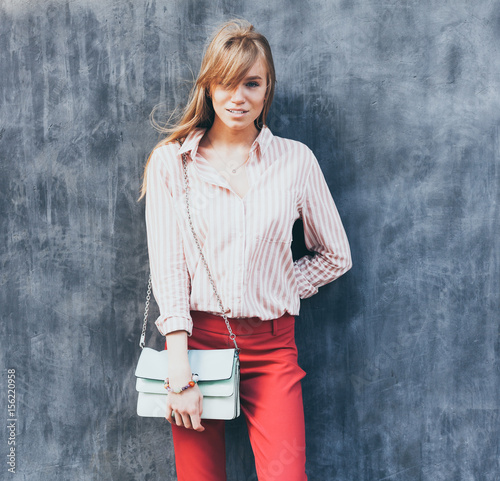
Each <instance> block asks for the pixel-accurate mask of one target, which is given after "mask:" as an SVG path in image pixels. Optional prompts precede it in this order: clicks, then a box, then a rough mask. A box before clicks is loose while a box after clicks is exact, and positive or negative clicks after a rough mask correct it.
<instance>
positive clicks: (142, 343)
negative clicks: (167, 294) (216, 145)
mask: <svg viewBox="0 0 500 481" xmlns="http://www.w3.org/2000/svg"><path fill="white" fill-rule="evenodd" d="M179 143H180V142H179ZM181 145H182V144H181ZM186 156H187V154H185V153H183V154H182V165H183V168H184V185H185V190H186V208H187V216H188V220H189V226H190V227H191V232H192V233H193V237H194V241H195V243H196V246H197V247H198V251H199V252H200V256H201V259H202V261H203V264H204V266H205V269H206V270H207V274H208V278H209V280H210V284H211V285H212V289H213V290H214V293H215V296H216V297H217V301H218V303H219V309H220V310H221V313H222V317H223V318H224V322H225V323H226V327H227V330H228V332H229V339H231V341H233V344H234V347H235V348H236V352H237V353H239V352H240V348H239V347H238V344H237V343H236V334H234V332H233V330H232V329H231V324H229V319H228V318H227V316H226V310H225V309H224V305H223V304H222V301H221V298H220V297H219V294H218V293H217V289H216V287H215V282H214V280H213V277H212V274H211V273H210V269H209V268H208V264H207V261H206V259H205V256H204V255H203V250H202V248H201V245H200V242H199V240H198V236H197V235H196V232H195V230H194V226H193V220H192V219H191V210H190V208H189V179H188V174H187V160H186ZM150 300H151V274H150V275H149V280H148V293H147V295H146V305H145V307H144V321H143V323H142V333H141V340H140V342H139V346H141V349H143V348H144V346H145V345H146V327H147V323H148V313H149V301H150Z"/></svg>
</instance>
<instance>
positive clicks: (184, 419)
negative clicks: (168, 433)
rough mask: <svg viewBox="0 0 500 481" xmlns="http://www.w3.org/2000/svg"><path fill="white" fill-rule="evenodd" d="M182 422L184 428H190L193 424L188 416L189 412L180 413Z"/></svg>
mask: <svg viewBox="0 0 500 481" xmlns="http://www.w3.org/2000/svg"><path fill="white" fill-rule="evenodd" d="M182 422H183V424H184V427H185V428H186V429H192V427H193V426H192V425H191V417H190V416H189V414H183V415H182Z"/></svg>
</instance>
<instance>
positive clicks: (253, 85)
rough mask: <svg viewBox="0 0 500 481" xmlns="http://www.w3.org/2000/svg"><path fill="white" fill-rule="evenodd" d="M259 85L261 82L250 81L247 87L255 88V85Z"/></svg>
mask: <svg viewBox="0 0 500 481" xmlns="http://www.w3.org/2000/svg"><path fill="white" fill-rule="evenodd" d="M258 86H259V82H248V83H247V87H252V88H255V87H258Z"/></svg>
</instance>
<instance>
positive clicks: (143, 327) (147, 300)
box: [139, 274, 151, 349]
mask: <svg viewBox="0 0 500 481" xmlns="http://www.w3.org/2000/svg"><path fill="white" fill-rule="evenodd" d="M150 300H151V274H149V280H148V293H147V295H146V306H145V307H144V321H143V322H142V333H141V340H140V342H139V346H141V349H144V346H145V345H146V327H147V325H148V313H149V301H150Z"/></svg>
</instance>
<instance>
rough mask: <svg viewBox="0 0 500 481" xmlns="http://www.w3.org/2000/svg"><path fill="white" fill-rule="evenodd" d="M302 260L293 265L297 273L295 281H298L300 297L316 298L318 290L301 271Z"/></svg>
mask: <svg viewBox="0 0 500 481" xmlns="http://www.w3.org/2000/svg"><path fill="white" fill-rule="evenodd" d="M300 261H301V259H299V260H297V261H295V262H294V263H293V269H294V271H295V280H296V281H297V287H298V288H299V297H300V298H301V299H307V298H308V297H311V296H314V294H316V293H317V292H318V288H317V287H314V286H313V285H312V284H311V283H310V282H309V281H308V280H307V279H306V277H305V276H304V274H303V273H302V271H301V270H300V266H299V264H300Z"/></svg>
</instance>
